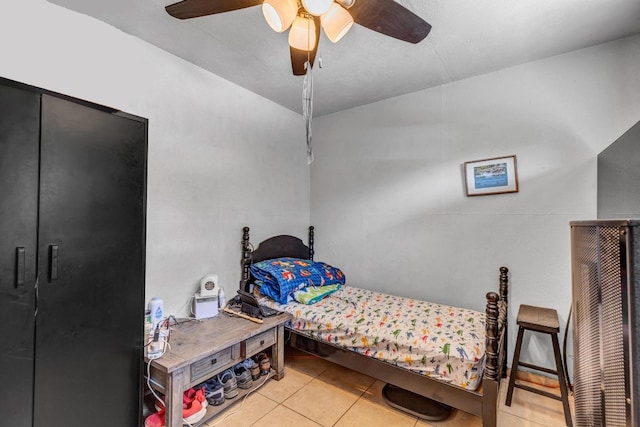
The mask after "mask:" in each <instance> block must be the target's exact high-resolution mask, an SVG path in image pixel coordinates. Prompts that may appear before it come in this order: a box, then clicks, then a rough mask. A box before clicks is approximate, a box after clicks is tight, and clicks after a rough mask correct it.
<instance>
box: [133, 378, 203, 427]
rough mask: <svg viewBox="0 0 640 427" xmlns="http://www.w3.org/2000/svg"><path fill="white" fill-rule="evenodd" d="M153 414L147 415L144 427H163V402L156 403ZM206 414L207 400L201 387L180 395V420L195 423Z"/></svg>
mask: <svg viewBox="0 0 640 427" xmlns="http://www.w3.org/2000/svg"><path fill="white" fill-rule="evenodd" d="M156 410H158V412H156V413H155V414H151V415H149V416H148V417H147V418H146V419H145V420H144V425H145V427H164V426H165V418H166V417H165V406H164V402H157V403H156ZM206 413H207V399H206V397H205V389H204V388H203V387H197V388H190V389H189V390H187V391H185V392H184V393H183V395H182V419H183V421H185V422H186V423H188V424H193V423H197V422H198V421H200V420H201V419H203V418H204V416H205V415H206Z"/></svg>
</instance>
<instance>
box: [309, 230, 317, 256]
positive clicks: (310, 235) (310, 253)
mask: <svg viewBox="0 0 640 427" xmlns="http://www.w3.org/2000/svg"><path fill="white" fill-rule="evenodd" d="M313 230H314V228H313V225H310V226H309V259H310V260H311V261H313V255H314V254H315V253H316V251H315V250H314V249H313V238H314V232H313Z"/></svg>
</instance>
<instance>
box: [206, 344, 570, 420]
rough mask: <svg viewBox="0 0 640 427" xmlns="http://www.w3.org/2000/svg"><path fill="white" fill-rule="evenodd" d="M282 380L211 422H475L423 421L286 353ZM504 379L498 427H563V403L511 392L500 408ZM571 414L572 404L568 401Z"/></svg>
mask: <svg viewBox="0 0 640 427" xmlns="http://www.w3.org/2000/svg"><path fill="white" fill-rule="evenodd" d="M285 368H286V375H285V377H284V378H283V379H282V380H280V381H275V380H270V381H268V382H267V383H265V384H264V386H262V387H260V388H259V389H257V390H256V391H255V392H253V393H251V394H249V395H248V397H247V398H246V400H244V401H239V402H237V403H236V404H235V405H233V406H231V407H229V408H228V409H227V410H225V411H224V412H222V413H221V414H219V415H218V416H217V417H215V418H213V419H212V420H210V421H209V422H208V423H207V424H206V425H208V426H220V427H249V426H256V427H271V426H273V427H289V426H291V427H319V426H324V427H330V426H335V427H361V426H366V427H375V426H380V427H383V426H384V427H396V426H397V427H405V426H406V427H424V426H435V427H438V426H442V427H462V426H464V427H476V426H482V420H481V418H480V417H476V416H473V415H470V414H468V413H465V412H462V411H458V410H454V411H453V412H452V414H451V416H450V417H449V418H448V419H446V420H444V421H439V422H427V421H424V420H421V419H418V418H416V417H414V416H412V415H409V414H406V413H404V412H402V411H399V410H397V409H394V408H392V407H390V406H388V405H387V404H386V403H385V402H384V401H383V400H382V396H381V390H382V387H383V386H384V383H382V382H380V381H378V380H375V379H374V378H371V377H368V376H366V375H362V374H359V373H357V372H354V371H351V370H349V369H345V368H342V367H340V366H338V365H335V364H333V363H330V362H326V361H324V360H322V359H319V358H316V357H313V356H309V355H305V354H302V353H296V352H291V351H289V349H287V355H286V357H285ZM506 392H507V380H504V383H503V386H501V387H500V408H499V413H498V426H499V427H511V426H522V427H542V426H545V427H553V426H564V425H565V423H564V413H563V410H562V403H561V402H560V401H556V400H553V399H549V398H546V397H543V396H540V395H537V394H534V393H529V392H527V391H525V390H521V389H515V390H514V395H513V401H512V405H511V407H507V406H505V405H504V401H505V396H506ZM571 403H572V405H571V410H572V411H573V402H572V401H571Z"/></svg>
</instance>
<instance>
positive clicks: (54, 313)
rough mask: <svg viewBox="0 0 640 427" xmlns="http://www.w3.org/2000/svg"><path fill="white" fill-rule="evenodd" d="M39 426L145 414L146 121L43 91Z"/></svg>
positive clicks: (133, 419)
mask: <svg viewBox="0 0 640 427" xmlns="http://www.w3.org/2000/svg"><path fill="white" fill-rule="evenodd" d="M41 126H42V132H41V170H40V234H39V267H38V268H39V275H40V285H39V296H38V316H37V319H36V363H35V366H36V381H35V398H34V405H35V408H34V425H35V426H47V427H49V426H62V425H66V426H75V425H77V426H84V425H87V424H90V425H92V426H104V427H107V426H109V427H113V426H134V425H137V424H138V421H139V419H140V408H141V404H140V401H141V397H140V390H141V388H140V381H141V366H142V330H143V317H144V313H143V311H144V249H145V248H144V242H145V188H146V124H145V123H143V122H140V121H136V120H131V119H129V118H125V117H121V116H117V115H114V114H111V113H110V112H108V111H101V110H98V109H94V108H90V107H87V106H84V105H81V104H78V103H74V102H70V101H67V100H63V99H59V98H54V97H50V96H46V95H43V96H42V125H41Z"/></svg>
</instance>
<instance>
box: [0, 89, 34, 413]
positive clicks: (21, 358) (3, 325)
mask: <svg viewBox="0 0 640 427" xmlns="http://www.w3.org/2000/svg"><path fill="white" fill-rule="evenodd" d="M39 128H40V96H39V95H38V94H36V93H32V92H27V91H24V90H21V89H17V88H14V87H11V86H2V85H0V236H1V238H0V337H1V338H0V414H2V415H1V416H0V417H1V418H2V423H3V425H5V424H6V425H16V426H17V425H31V412H32V406H31V395H32V387H33V333H34V332H33V331H34V313H35V307H34V302H35V297H34V293H35V291H34V283H35V277H36V250H37V246H36V244H37V234H36V233H37V230H38V223H37V221H38V152H39V149H38V144H39Z"/></svg>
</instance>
